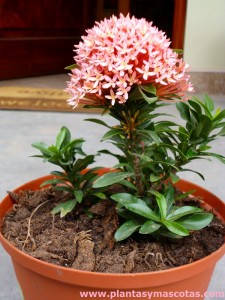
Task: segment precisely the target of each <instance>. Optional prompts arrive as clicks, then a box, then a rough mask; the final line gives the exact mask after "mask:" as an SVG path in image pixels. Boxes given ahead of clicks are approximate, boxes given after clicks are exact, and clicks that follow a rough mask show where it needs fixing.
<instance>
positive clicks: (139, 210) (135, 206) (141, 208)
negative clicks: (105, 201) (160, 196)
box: [124, 201, 159, 221]
mask: <svg viewBox="0 0 225 300" xmlns="http://www.w3.org/2000/svg"><path fill="white" fill-rule="evenodd" d="M124 206H125V207H126V208H127V209H129V210H130V211H132V212H134V213H135V214H137V215H140V216H142V217H145V218H147V219H150V220H154V221H159V217H158V216H157V215H156V214H155V213H154V212H153V210H151V209H150V208H149V207H148V206H147V205H146V203H145V202H144V201H143V203H129V204H126V205H124Z"/></svg>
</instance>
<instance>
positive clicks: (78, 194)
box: [74, 190, 84, 203]
mask: <svg viewBox="0 0 225 300" xmlns="http://www.w3.org/2000/svg"><path fill="white" fill-rule="evenodd" d="M74 196H75V198H76V200H77V202H78V203H81V202H82V200H83V197H84V193H83V191H82V190H75V191H74Z"/></svg>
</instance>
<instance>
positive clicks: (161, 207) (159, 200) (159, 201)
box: [150, 191, 167, 218]
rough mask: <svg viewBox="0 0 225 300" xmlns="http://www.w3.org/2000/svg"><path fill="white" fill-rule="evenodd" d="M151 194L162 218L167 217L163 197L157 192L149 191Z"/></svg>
mask: <svg viewBox="0 0 225 300" xmlns="http://www.w3.org/2000/svg"><path fill="white" fill-rule="evenodd" d="M150 193H151V194H153V195H154V196H155V197H156V202H157V204H158V207H159V210H160V214H161V217H162V218H166V215H167V202H166V198H165V197H164V195H162V194H160V193H159V192H157V191H150Z"/></svg>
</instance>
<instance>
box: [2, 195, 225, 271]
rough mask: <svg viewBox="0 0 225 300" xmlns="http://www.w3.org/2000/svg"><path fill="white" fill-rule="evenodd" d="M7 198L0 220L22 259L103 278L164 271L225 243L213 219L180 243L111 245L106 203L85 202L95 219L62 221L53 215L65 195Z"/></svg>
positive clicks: (148, 240) (78, 216)
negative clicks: (102, 274)
mask: <svg viewBox="0 0 225 300" xmlns="http://www.w3.org/2000/svg"><path fill="white" fill-rule="evenodd" d="M10 195H11V198H13V200H14V202H15V203H16V204H15V205H14V207H13V210H12V211H11V212H9V213H8V214H7V216H6V217H5V219H4V224H3V227H2V232H3V234H4V236H5V237H6V238H7V239H8V240H9V241H10V242H11V243H12V244H13V245H14V246H15V247H17V248H18V249H20V250H22V251H24V252H25V253H27V254H29V255H31V256H33V257H35V258H38V259H41V260H43V261H46V262H50V263H53V264H56V265H60V266H65V267H68V268H74V269H80V270H89V271H96V272H105V273H136V272H148V271H157V270H164V269H168V268H173V267H176V266H181V265H184V264H188V263H191V262H193V261H196V260H198V259H201V258H203V257H205V256H207V255H209V254H210V253H212V252H214V251H215V250H216V249H218V248H219V247H220V246H221V245H222V244H223V243H224V226H223V225H222V223H221V221H220V220H218V219H216V218H214V220H213V221H212V223H211V224H210V225H209V226H207V227H206V228H204V229H202V230H200V231H198V232H193V233H192V234H191V235H190V236H188V237H185V238H182V239H179V240H168V239H164V240H161V241H156V240H153V238H152V237H151V236H145V235H141V236H139V235H134V236H133V237H132V238H130V239H128V240H126V241H123V242H119V243H115V242H114V238H113V236H114V233H115V230H116V229H117V227H118V222H119V220H118V216H117V214H116V212H115V207H114V203H113V202H111V201H110V200H104V201H101V202H99V203H95V204H92V205H90V203H88V202H90V201H86V205H89V212H91V213H92V214H93V217H90V215H89V216H88V215H87V214H85V213H84V212H83V210H82V209H81V207H78V208H77V209H76V211H75V212H73V213H69V214H68V215H67V216H66V217H64V218H60V217H59V215H55V216H54V215H52V214H51V210H52V209H53V208H54V207H55V206H56V205H57V204H58V203H61V202H65V201H66V200H67V199H68V195H67V194H66V193H65V192H61V191H55V190H52V189H47V190H42V191H36V192H34V191H26V192H20V193H19V194H17V195H15V194H12V193H11V194H10ZM192 204H193V201H192Z"/></svg>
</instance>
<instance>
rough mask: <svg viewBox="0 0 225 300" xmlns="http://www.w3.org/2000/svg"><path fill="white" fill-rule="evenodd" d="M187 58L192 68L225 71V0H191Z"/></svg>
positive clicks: (185, 48)
mask: <svg viewBox="0 0 225 300" xmlns="http://www.w3.org/2000/svg"><path fill="white" fill-rule="evenodd" d="M184 60H185V61H186V62H187V63H188V64H189V65H190V66H191V71H203V72H207V71H208V72H225V0H188V2H187V16H186V29H185V40H184Z"/></svg>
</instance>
